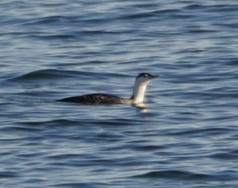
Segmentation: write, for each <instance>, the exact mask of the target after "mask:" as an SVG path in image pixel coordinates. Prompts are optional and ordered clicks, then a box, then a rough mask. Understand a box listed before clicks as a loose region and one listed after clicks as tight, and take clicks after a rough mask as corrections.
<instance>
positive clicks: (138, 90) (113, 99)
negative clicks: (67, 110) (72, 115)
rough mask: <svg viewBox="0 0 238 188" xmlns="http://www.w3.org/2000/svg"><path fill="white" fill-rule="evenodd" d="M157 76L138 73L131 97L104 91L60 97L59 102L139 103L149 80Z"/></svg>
mask: <svg viewBox="0 0 238 188" xmlns="http://www.w3.org/2000/svg"><path fill="white" fill-rule="evenodd" d="M157 77H158V76H154V75H151V74H149V73H140V74H139V75H138V76H137V77H136V80H135V84H134V89H133V94H132V96H131V98H121V97H117V96H115V95H109V94H104V93H94V94H87V95H82V96H75V97H68V98H64V99H60V100H58V101H60V102H73V103H81V104H140V103H143V102H144V96H145V92H146V87H147V84H148V83H149V82H150V80H152V79H154V78H157Z"/></svg>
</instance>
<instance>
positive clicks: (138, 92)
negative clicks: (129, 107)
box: [131, 80, 147, 103]
mask: <svg viewBox="0 0 238 188" xmlns="http://www.w3.org/2000/svg"><path fill="white" fill-rule="evenodd" d="M146 87H147V83H141V82H138V81H137V80H136V81H135V85H134V89H133V95H132V97H131V98H132V99H133V100H134V103H142V102H144V97H145V92H146Z"/></svg>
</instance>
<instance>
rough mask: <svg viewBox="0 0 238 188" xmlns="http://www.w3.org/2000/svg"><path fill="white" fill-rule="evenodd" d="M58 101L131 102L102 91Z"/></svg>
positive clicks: (87, 102) (85, 102)
mask: <svg viewBox="0 0 238 188" xmlns="http://www.w3.org/2000/svg"><path fill="white" fill-rule="evenodd" d="M59 101H60V102H75V103H82V104H126V103H127V104H128V103H131V99H124V98H121V97H117V96H114V95H108V94H103V93H95V94H88V95H82V96H76V97H68V98H65V99H61V100H59Z"/></svg>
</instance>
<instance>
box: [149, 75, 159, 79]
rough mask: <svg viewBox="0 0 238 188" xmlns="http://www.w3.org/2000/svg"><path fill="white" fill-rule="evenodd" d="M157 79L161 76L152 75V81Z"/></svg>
mask: <svg viewBox="0 0 238 188" xmlns="http://www.w3.org/2000/svg"><path fill="white" fill-rule="evenodd" d="M155 78H159V75H158V76H157V75H156V76H155V75H151V77H150V79H155Z"/></svg>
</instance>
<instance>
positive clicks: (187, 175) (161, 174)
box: [135, 170, 213, 180]
mask: <svg viewBox="0 0 238 188" xmlns="http://www.w3.org/2000/svg"><path fill="white" fill-rule="evenodd" d="M135 177H136V178H166V179H167V178H168V179H179V180H209V179H213V176H211V175H207V174H199V173H192V172H188V171H180V170H165V171H153V172H148V173H145V174H142V175H138V176H135Z"/></svg>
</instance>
